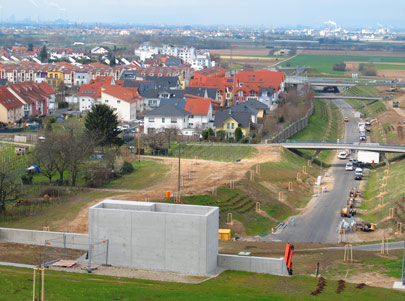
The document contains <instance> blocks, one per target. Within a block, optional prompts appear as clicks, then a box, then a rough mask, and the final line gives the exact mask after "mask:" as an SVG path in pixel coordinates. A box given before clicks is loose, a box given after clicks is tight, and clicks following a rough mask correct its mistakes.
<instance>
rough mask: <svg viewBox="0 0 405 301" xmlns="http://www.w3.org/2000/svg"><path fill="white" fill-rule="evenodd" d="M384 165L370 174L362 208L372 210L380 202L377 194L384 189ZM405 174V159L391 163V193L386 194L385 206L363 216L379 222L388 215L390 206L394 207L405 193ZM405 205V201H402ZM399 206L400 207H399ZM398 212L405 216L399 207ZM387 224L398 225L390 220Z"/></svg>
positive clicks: (389, 180) (389, 179)
mask: <svg viewBox="0 0 405 301" xmlns="http://www.w3.org/2000/svg"><path fill="white" fill-rule="evenodd" d="M384 169H385V168H384V167H380V168H377V169H376V170H372V171H371V172H370V176H369V179H368V182H367V185H366V188H365V191H364V198H365V201H364V202H363V204H362V207H361V208H362V209H368V210H372V209H374V208H376V207H377V206H378V204H380V199H378V198H376V196H377V195H378V194H379V193H380V192H381V191H382V186H381V184H382V179H383V177H384ZM404 175H405V161H399V162H395V163H394V164H391V165H390V171H389V178H388V180H387V191H389V193H387V194H385V196H384V206H382V207H380V208H379V209H378V210H377V211H371V212H365V213H363V214H362V215H361V216H362V217H364V218H365V219H366V220H368V221H370V222H379V221H381V220H382V219H384V218H386V217H387V216H388V211H389V208H394V207H396V206H395V202H397V201H399V200H400V198H401V197H403V196H404V195H405V186H404V185H403V181H404ZM401 204H402V206H405V203H404V202H402V203H401ZM397 208H398V207H397ZM398 214H399V215H400V216H401V217H402V218H405V212H403V211H402V210H401V209H400V208H398ZM386 226H394V229H396V225H394V223H393V222H391V221H390V222H388V223H387V224H386Z"/></svg>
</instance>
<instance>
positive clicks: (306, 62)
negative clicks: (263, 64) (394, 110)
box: [281, 54, 405, 76]
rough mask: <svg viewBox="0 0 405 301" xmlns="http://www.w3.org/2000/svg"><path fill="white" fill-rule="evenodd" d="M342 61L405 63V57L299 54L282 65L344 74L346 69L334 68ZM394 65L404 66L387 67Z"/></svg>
mask: <svg viewBox="0 0 405 301" xmlns="http://www.w3.org/2000/svg"><path fill="white" fill-rule="evenodd" d="M342 62H364V63H368V62H370V63H373V62H375V63H405V57H393V56H358V55H315V54H299V55H297V56H296V57H294V58H292V59H291V60H289V61H288V62H284V63H281V66H286V65H287V64H290V65H291V66H308V67H311V68H313V69H316V70H317V71H319V72H320V73H323V74H330V75H341V76H344V75H345V72H344V71H335V70H333V65H334V64H337V63H342ZM376 65H377V64H376ZM393 66H402V67H398V69H399V70H402V69H403V68H404V66H403V65H392V64H390V67H389V68H387V69H394V67H393ZM398 69H395V70H398Z"/></svg>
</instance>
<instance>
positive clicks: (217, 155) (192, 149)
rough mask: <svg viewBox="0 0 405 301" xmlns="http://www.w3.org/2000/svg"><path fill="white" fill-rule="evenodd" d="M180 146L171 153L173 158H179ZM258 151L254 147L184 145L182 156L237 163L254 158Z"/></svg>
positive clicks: (175, 147)
mask: <svg viewBox="0 0 405 301" xmlns="http://www.w3.org/2000/svg"><path fill="white" fill-rule="evenodd" d="M177 147H178V146H174V147H173V148H172V150H171V151H170V156H171V157H178V155H179V154H178V148H177ZM255 153H256V149H255V148H254V147H252V146H248V145H246V146H235V145H215V144H188V145H184V146H183V145H182V146H181V149H180V156H181V157H182V158H184V159H195V158H197V159H201V160H212V161H221V162H235V161H236V160H238V159H239V160H240V159H246V158H250V157H253V156H254V154H255Z"/></svg>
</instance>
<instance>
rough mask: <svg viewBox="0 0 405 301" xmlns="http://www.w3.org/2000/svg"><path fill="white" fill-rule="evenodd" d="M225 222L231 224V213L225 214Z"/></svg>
mask: <svg viewBox="0 0 405 301" xmlns="http://www.w3.org/2000/svg"><path fill="white" fill-rule="evenodd" d="M226 223H227V224H228V225H233V219H232V213H228V214H227V215H226Z"/></svg>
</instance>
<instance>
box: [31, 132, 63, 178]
mask: <svg viewBox="0 0 405 301" xmlns="http://www.w3.org/2000/svg"><path fill="white" fill-rule="evenodd" d="M54 142H55V140H53V139H48V140H45V141H43V142H39V143H38V144H37V145H36V147H35V148H34V151H33V154H32V156H33V162H34V164H36V165H39V166H40V168H41V173H42V174H43V175H44V176H45V177H47V178H48V179H49V183H51V182H52V177H53V176H54V175H55V174H56V172H57V169H56V156H54V155H53V153H52V152H53V150H54V146H53V145H52V144H53V143H54ZM50 151H51V152H50Z"/></svg>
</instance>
